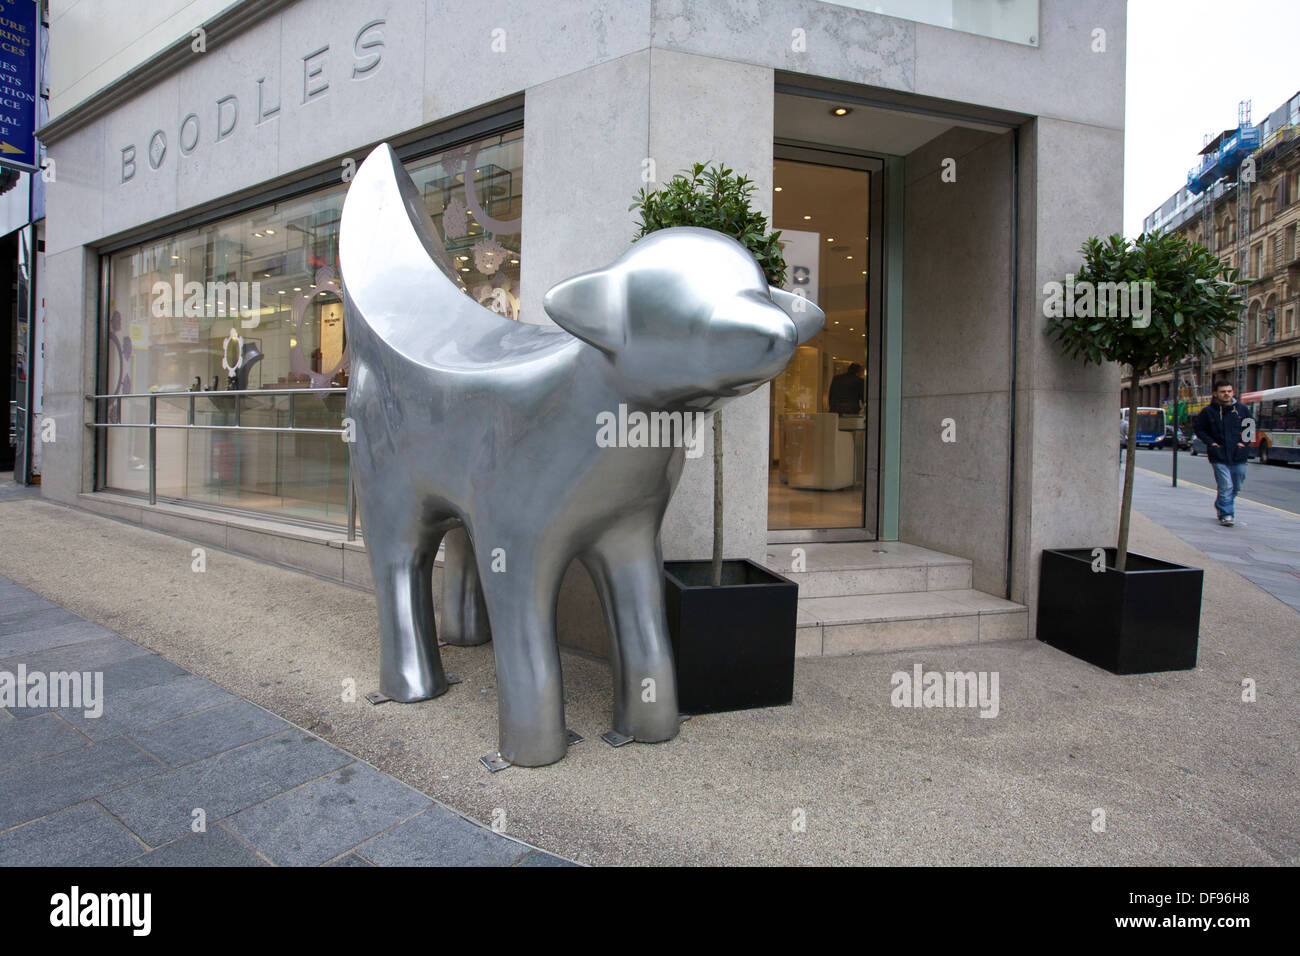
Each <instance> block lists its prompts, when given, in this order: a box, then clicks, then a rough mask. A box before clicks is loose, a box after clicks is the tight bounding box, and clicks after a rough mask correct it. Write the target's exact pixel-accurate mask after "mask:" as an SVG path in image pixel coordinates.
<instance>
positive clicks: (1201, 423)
mask: <svg viewBox="0 0 1300 956" xmlns="http://www.w3.org/2000/svg"><path fill="white" fill-rule="evenodd" d="M1249 419H1250V409H1248V408H1247V407H1246V406H1245V405H1243V404H1241V402H1233V403H1232V408H1224V407H1223V406H1222V405H1220V404H1219V403H1218V402H1213V401H1212V402H1210V404H1209V405H1206V406H1205V407H1204V408H1203V409H1201V412H1200V414H1199V415H1197V416H1196V437H1197V438H1199V439H1200V440H1201V441H1203V442H1205V454H1206V456H1207V457H1208V458H1209V459H1210V461H1213V462H1218V463H1220V464H1225V465H1235V464H1238V463H1240V462H1243V461H1246V460H1247V459H1248V458H1249V457H1250V446H1249V444H1247V443H1246V442H1245V440H1244V439H1243V438H1242V437H1241V429H1242V426H1243V425H1244V424H1245V423H1246V421H1247V420H1249ZM1238 446H1244V447H1238Z"/></svg>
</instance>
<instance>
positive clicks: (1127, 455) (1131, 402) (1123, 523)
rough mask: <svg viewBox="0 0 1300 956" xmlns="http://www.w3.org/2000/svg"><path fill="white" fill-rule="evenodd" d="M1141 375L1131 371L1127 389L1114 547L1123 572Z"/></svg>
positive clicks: (1131, 493)
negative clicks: (1120, 494)
mask: <svg viewBox="0 0 1300 956" xmlns="http://www.w3.org/2000/svg"><path fill="white" fill-rule="evenodd" d="M1141 378H1142V373H1141V371H1139V370H1138V369H1134V370H1133V380H1132V382H1130V383H1129V388H1128V442H1127V447H1126V448H1125V449H1124V497H1123V500H1121V502H1120V506H1119V544H1118V545H1117V546H1116V549H1115V550H1116V553H1115V570H1116V571H1123V570H1124V567H1125V566H1126V565H1127V564H1128V525H1129V514H1130V513H1131V512H1132V510H1133V475H1134V473H1135V471H1136V469H1137V434H1138V423H1137V410H1138V381H1139V380H1140V379H1141Z"/></svg>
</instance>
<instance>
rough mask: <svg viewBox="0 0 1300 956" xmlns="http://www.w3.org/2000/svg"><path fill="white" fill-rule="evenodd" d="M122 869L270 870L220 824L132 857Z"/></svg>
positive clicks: (255, 854)
mask: <svg viewBox="0 0 1300 956" xmlns="http://www.w3.org/2000/svg"><path fill="white" fill-rule="evenodd" d="M121 865H122V866H270V864H269V863H267V861H266V860H265V859H263V858H262V857H261V856H259V855H258V854H257V851H256V850H254V849H253V848H252V847H250V846H248V845H247V844H245V843H243V842H241V841H240V840H239V839H238V838H236V837H235V836H234V835H232V834H231V833H230V831H228V830H225V829H223V828H222V827H221V825H220V824H218V825H216V826H213V827H210V828H209V829H208V830H207V832H205V833H193V832H191V833H187V834H185V836H183V837H180V838H179V839H176V840H173V841H172V842H171V843H167V844H164V845H163V846H160V847H157V848H156V849H153V850H149V851H148V852H147V853H143V854H140V855H138V856H135V857H134V858H133V859H130V860H127V861H126V862H124V863H122V864H121Z"/></svg>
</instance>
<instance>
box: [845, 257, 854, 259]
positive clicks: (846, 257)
mask: <svg viewBox="0 0 1300 956" xmlns="http://www.w3.org/2000/svg"><path fill="white" fill-rule="evenodd" d="M844 258H845V259H852V258H853V257H852V256H845V257H844Z"/></svg>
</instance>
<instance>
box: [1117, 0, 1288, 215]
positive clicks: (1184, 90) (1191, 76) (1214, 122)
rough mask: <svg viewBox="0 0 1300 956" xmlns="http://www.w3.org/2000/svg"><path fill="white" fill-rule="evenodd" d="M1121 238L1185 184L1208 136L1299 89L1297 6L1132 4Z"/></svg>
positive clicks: (1199, 1) (1277, 1)
mask: <svg viewBox="0 0 1300 956" xmlns="http://www.w3.org/2000/svg"><path fill="white" fill-rule="evenodd" d="M1126 67H1127V73H1128V76H1127V91H1126V96H1125V121H1124V234H1125V235H1126V236H1131V237H1132V236H1137V234H1138V233H1140V232H1141V231H1142V220H1143V218H1144V217H1146V216H1147V215H1148V214H1149V213H1151V212H1152V211H1153V210H1155V208H1156V207H1157V206H1159V205H1160V204H1161V203H1162V202H1164V201H1165V200H1166V199H1168V198H1169V197H1170V196H1171V195H1173V193H1174V191H1175V190H1177V189H1178V188H1179V187H1181V186H1183V185H1185V183H1186V181H1187V171H1188V170H1189V169H1191V168H1192V167H1193V166H1194V165H1196V163H1197V161H1198V159H1199V158H1200V157H1199V156H1198V155H1197V153H1198V151H1199V150H1200V148H1201V146H1202V145H1203V143H1204V137H1205V134H1206V133H1213V134H1217V133H1219V132H1222V131H1223V130H1224V129H1227V128H1229V127H1235V126H1236V125H1237V103H1238V101H1239V100H1251V105H1252V113H1251V121H1252V122H1254V123H1259V122H1261V121H1263V119H1264V118H1265V117H1266V116H1268V114H1269V113H1271V112H1273V110H1275V109H1277V108H1278V107H1279V106H1281V105H1282V103H1284V102H1285V101H1286V100H1288V99H1290V98H1291V97H1292V96H1294V95H1295V94H1296V93H1297V92H1300V2H1297V0H1129V4H1128V49H1127V63H1126Z"/></svg>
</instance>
